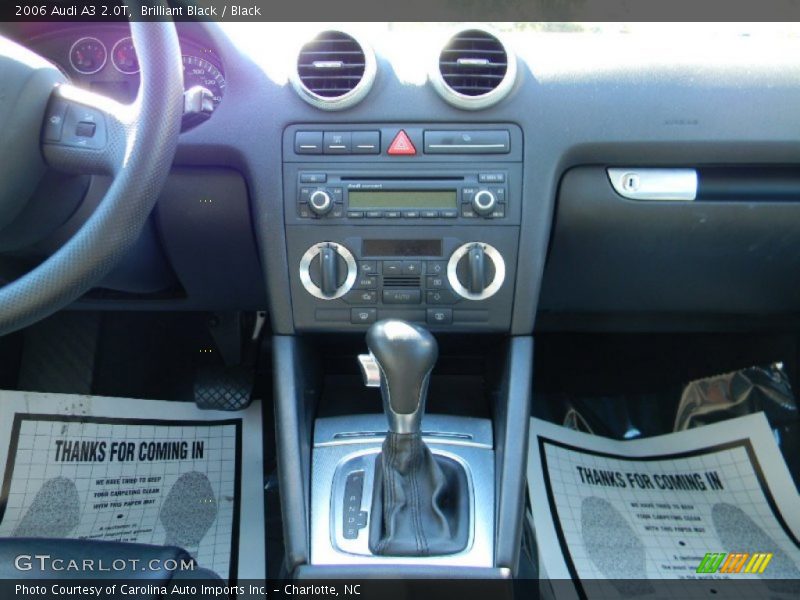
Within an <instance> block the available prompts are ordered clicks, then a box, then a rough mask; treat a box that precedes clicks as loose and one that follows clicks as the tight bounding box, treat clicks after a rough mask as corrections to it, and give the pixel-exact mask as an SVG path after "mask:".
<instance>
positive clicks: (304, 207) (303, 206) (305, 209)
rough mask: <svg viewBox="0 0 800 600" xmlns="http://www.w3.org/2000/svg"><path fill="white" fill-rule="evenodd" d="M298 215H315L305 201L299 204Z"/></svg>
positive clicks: (306, 217)
mask: <svg viewBox="0 0 800 600" xmlns="http://www.w3.org/2000/svg"><path fill="white" fill-rule="evenodd" d="M297 216H298V217H300V218H301V219H310V218H311V217H313V216H314V215H312V214H311V210H310V209H309V208H308V204H306V203H305V202H301V203H300V204H298V205H297Z"/></svg>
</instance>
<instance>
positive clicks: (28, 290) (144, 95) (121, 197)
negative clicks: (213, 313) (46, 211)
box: [0, 22, 183, 335]
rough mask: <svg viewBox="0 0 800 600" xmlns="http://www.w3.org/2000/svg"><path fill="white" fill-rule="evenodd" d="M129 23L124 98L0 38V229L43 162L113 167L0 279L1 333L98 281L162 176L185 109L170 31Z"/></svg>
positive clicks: (136, 230)
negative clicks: (36, 257)
mask: <svg viewBox="0 0 800 600" xmlns="http://www.w3.org/2000/svg"><path fill="white" fill-rule="evenodd" d="M130 26H131V36H132V38H133V42H134V45H135V47H136V51H137V56H138V59H139V65H140V68H141V76H140V77H141V84H140V86H139V93H138V96H137V97H136V100H135V102H134V103H133V104H130V105H126V104H120V103H118V102H115V101H113V100H111V99H109V98H107V97H105V96H101V95H99V94H95V93H92V92H89V91H87V90H83V89H79V88H77V87H74V86H72V85H70V84H68V83H66V81H65V78H64V75H62V74H61V72H60V71H59V70H58V69H56V68H55V67H54V66H53V65H52V64H51V63H49V62H47V61H45V60H44V59H43V58H41V57H39V56H38V55H36V54H34V53H33V52H31V51H29V50H27V49H26V48H24V47H23V46H20V45H18V44H16V43H14V42H12V41H10V40H7V39H4V38H0V73H2V80H3V83H2V90H0V92H1V93H2V98H0V231H2V229H3V228H4V227H5V226H7V225H9V224H10V223H12V222H13V220H14V218H15V217H16V216H17V215H18V214H19V213H20V212H21V211H22V209H23V208H24V206H25V202H26V201H27V199H28V198H30V196H31V195H32V193H33V191H34V189H35V188H36V185H37V183H38V182H39V179H40V178H41V176H42V175H43V174H44V172H45V171H46V169H47V168H48V167H50V168H54V169H57V170H61V171H65V172H69V173H76V174H93V175H94V174H105V175H111V177H112V183H111V186H110V188H109V190H108V192H107V193H106V195H105V197H104V198H103V199H102V201H101V202H100V204H99V206H98V207H97V209H96V210H95V211H94V213H93V214H92V216H91V217H90V218H89V219H88V220H87V221H86V223H85V224H84V225H83V226H82V227H81V228H80V229H79V230H78V231H77V233H75V235H74V236H73V237H72V238H71V239H70V240H69V241H67V242H66V243H65V244H64V245H63V246H62V247H61V248H60V249H59V250H58V251H56V252H55V253H54V254H53V255H51V256H50V257H49V258H47V259H46V260H45V261H44V262H43V263H41V264H40V265H39V266H37V267H36V268H34V269H33V270H32V271H30V272H28V273H27V274H25V275H23V276H22V277H20V278H19V279H16V280H15V281H13V282H11V283H8V284H7V285H5V286H3V287H2V288H0V335H4V334H7V333H10V332H12V331H15V330H17V329H21V328H23V327H25V326H27V325H30V324H31V323H34V322H36V321H38V320H40V319H43V318H44V317H47V316H49V315H50V314H52V313H54V312H56V311H57V310H59V309H60V308H63V307H64V306H66V305H67V304H70V303H71V302H73V301H74V300H76V299H77V298H79V297H80V296H81V295H83V294H84V293H85V292H87V291H88V290H89V289H90V288H91V287H92V286H93V285H96V284H97V283H98V282H99V281H100V280H101V279H102V278H103V276H105V275H106V274H107V273H108V272H109V271H110V270H111V269H112V268H113V267H114V265H115V264H116V263H117V262H118V260H119V259H120V258H121V257H122V256H124V255H125V253H126V252H127V251H128V249H129V248H130V247H131V246H132V245H133V243H134V242H135V241H136V239H137V238H138V236H139V234H140V232H141V230H142V228H143V227H144V225H145V222H146V221H147V218H148V215H149V214H150V212H151V211H152V209H153V206H154V205H155V202H156V200H157V199H158V196H159V193H160V192H161V189H162V187H163V185H164V182H165V180H166V177H167V174H168V173H169V169H170V166H171V164H172V160H173V158H174V156H175V148H176V146H177V141H178V134H179V132H180V122H181V115H182V112H183V67H182V64H181V51H180V45H179V43H178V35H177V33H176V31H175V25H174V24H173V23H171V22H168V23H141V22H131V23H130ZM40 134H41V135H40ZM0 235H2V234H1V233H0Z"/></svg>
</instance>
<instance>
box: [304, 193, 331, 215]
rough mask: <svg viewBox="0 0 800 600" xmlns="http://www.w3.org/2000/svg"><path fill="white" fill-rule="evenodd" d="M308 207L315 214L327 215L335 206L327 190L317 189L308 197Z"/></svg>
mask: <svg viewBox="0 0 800 600" xmlns="http://www.w3.org/2000/svg"><path fill="white" fill-rule="evenodd" d="M308 207H309V208H310V209H311V212H313V213H314V214H315V215H320V216H322V215H326V214H328V213H329V212H331V209H332V208H333V200H331V195H330V194H329V193H328V192H326V191H325V190H317V191H315V192H314V193H312V194H311V197H309V199H308Z"/></svg>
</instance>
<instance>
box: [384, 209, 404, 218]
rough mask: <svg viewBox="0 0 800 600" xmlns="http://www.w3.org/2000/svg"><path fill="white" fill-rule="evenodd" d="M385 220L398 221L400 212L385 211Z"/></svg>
mask: <svg viewBox="0 0 800 600" xmlns="http://www.w3.org/2000/svg"><path fill="white" fill-rule="evenodd" d="M384 214H385V215H386V218H387V219H399V218H400V211H399V210H387V211H386V212H385V213H384Z"/></svg>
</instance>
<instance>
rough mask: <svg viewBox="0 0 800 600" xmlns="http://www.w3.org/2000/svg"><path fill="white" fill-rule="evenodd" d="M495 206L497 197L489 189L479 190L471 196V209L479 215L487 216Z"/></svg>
mask: <svg viewBox="0 0 800 600" xmlns="http://www.w3.org/2000/svg"><path fill="white" fill-rule="evenodd" d="M496 206H497V197H496V196H495V195H494V194H493V193H492V192H490V191H489V190H481V191H480V192H478V193H477V194H475V196H473V198H472V210H474V211H475V212H476V213H478V214H479V215H481V216H484V217H485V216H488V215H490V214H492V211H493V210H494V209H495V207H496Z"/></svg>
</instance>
